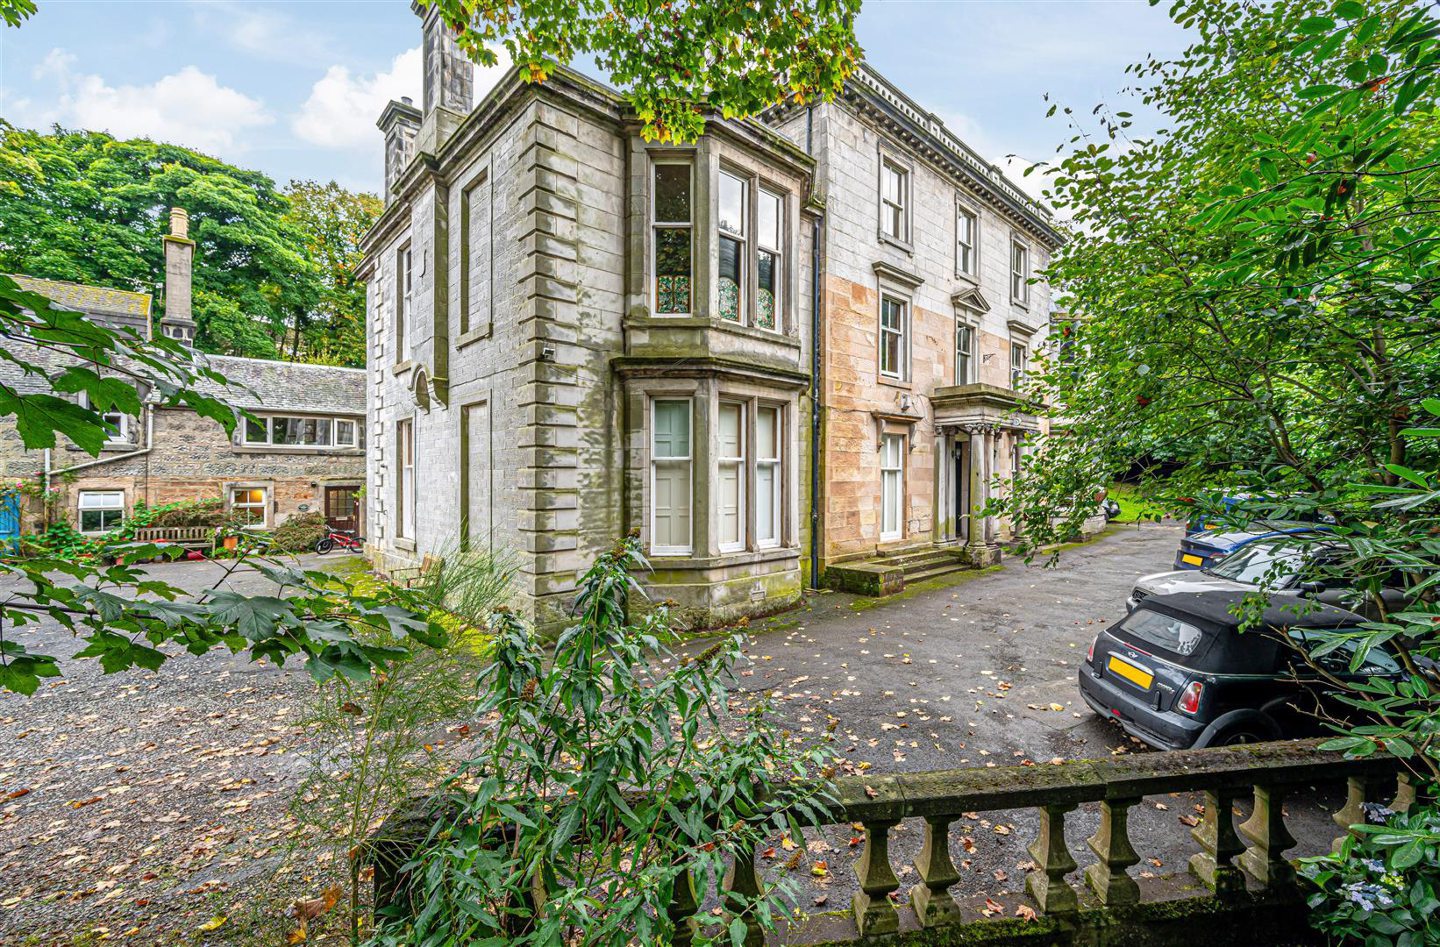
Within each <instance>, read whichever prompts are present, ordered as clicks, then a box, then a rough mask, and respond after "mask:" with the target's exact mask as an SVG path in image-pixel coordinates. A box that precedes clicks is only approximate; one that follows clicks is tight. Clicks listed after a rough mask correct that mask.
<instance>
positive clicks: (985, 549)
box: [961, 424, 1000, 568]
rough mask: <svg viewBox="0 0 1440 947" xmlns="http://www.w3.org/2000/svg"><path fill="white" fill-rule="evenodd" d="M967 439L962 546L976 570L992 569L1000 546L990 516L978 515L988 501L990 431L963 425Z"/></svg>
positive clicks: (992, 434)
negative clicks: (966, 528)
mask: <svg viewBox="0 0 1440 947" xmlns="http://www.w3.org/2000/svg"><path fill="white" fill-rule="evenodd" d="M961 430H962V431H964V432H965V433H966V434H967V435H968V436H969V438H970V443H969V455H970V509H968V510H966V511H965V512H966V515H968V516H969V517H970V537H969V539H968V541H967V542H966V544H965V554H966V558H967V559H969V560H970V564H971V565H973V566H975V567H976V568H984V567H986V566H993V565H995V564H996V563H998V562H999V561H1000V547H999V544H998V543H997V541H996V522H995V517H993V516H980V515H978V514H977V512H976V511H977V510H978V509H983V508H984V507H985V506H986V505H987V504H988V503H989V502H990V492H991V489H992V481H993V480H994V471H993V470H992V469H991V467H992V464H991V458H990V453H991V448H992V446H993V444H994V437H995V434H994V431H993V429H992V428H991V427H990V426H989V425H985V424H967V425H964V426H962V427H961Z"/></svg>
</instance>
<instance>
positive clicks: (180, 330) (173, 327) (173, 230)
mask: <svg viewBox="0 0 1440 947" xmlns="http://www.w3.org/2000/svg"><path fill="white" fill-rule="evenodd" d="M164 240H165V315H163V316H161V317H160V332H161V334H163V335H164V336H165V337H166V338H170V339H174V340H176V341H177V342H181V343H183V344H185V345H193V344H194V343H195V320H194V319H193V318H192V317H191V313H190V296H191V284H192V283H193V282H194V275H195V241H194V240H191V239H190V215H189V214H187V213H186V212H185V208H183V207H172V208H170V233H168V234H167V235H166V236H165V238H164Z"/></svg>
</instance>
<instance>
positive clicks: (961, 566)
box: [905, 557, 970, 585]
mask: <svg viewBox="0 0 1440 947" xmlns="http://www.w3.org/2000/svg"><path fill="white" fill-rule="evenodd" d="M952 560H953V561H952V562H950V563H947V564H945V565H940V566H934V567H933V568H930V569H921V570H920V571H919V572H906V573H905V584H906V585H911V584H912V583H917V582H926V581H928V580H930V579H939V578H942V577H944V576H947V575H952V574H954V573H956V572H964V571H966V570H967V569H969V568H970V566H968V565H967V564H966V563H964V562H961V561H960V560H959V559H954V558H953V557H952Z"/></svg>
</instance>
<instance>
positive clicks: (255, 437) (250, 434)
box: [245, 416, 360, 450]
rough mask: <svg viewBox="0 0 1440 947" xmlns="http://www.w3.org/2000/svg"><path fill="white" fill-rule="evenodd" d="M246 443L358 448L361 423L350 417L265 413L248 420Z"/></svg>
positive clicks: (276, 445)
mask: <svg viewBox="0 0 1440 947" xmlns="http://www.w3.org/2000/svg"><path fill="white" fill-rule="evenodd" d="M245 443H246V444H247V445H249V446H259V447H268V446H275V447H313V448H317V449H322V450H323V449H326V448H333V447H358V446H360V444H359V422H358V421H356V420H354V419H351V418H326V417H282V416H266V417H259V418H246V419H245Z"/></svg>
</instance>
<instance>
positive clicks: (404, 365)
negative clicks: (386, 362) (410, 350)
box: [390, 358, 415, 375]
mask: <svg viewBox="0 0 1440 947" xmlns="http://www.w3.org/2000/svg"><path fill="white" fill-rule="evenodd" d="M414 367H415V362H414V360H413V359H408V358H407V359H406V360H405V361H403V362H396V363H395V364H394V365H391V366H390V374H392V375H403V374H405V373H406V372H408V371H409V370H410V369H412V368H414Z"/></svg>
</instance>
